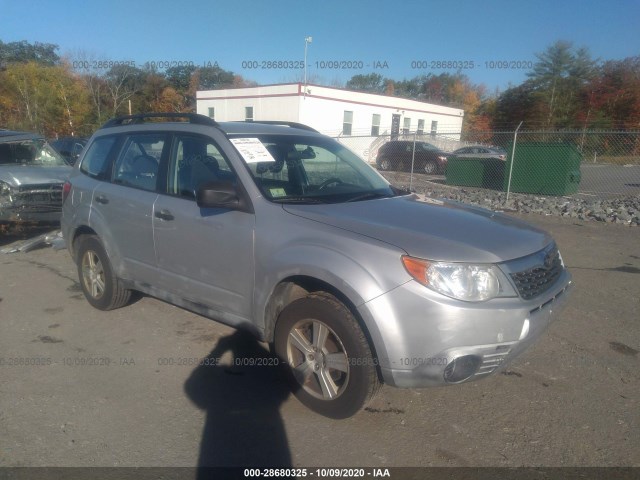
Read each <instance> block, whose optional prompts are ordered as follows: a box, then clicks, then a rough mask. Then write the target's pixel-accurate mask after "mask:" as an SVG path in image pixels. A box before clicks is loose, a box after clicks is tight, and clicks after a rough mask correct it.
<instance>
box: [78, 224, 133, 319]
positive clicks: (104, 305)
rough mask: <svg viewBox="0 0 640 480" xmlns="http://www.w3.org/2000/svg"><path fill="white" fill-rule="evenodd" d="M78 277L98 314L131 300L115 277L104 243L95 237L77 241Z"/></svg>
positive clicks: (91, 236) (85, 236)
mask: <svg viewBox="0 0 640 480" xmlns="http://www.w3.org/2000/svg"><path fill="white" fill-rule="evenodd" d="M77 252H78V256H77V259H78V261H77V262H76V263H77V266H78V277H79V279H80V285H81V287H82V291H83V293H84V296H85V298H86V299H87V301H88V302H89V303H90V304H91V305H92V306H93V307H95V308H97V309H99V310H113V309H114V308H119V307H122V306H124V305H126V303H127V302H128V301H129V298H131V290H129V289H126V288H124V287H123V285H122V282H121V281H120V279H118V277H116V276H115V274H114V273H113V269H112V268H111V263H110V262H109V257H108V256H107V252H106V251H105V249H104V247H103V246H102V243H101V242H100V240H98V238H97V237H96V236H94V235H83V236H82V237H80V238H79V239H78V248H77Z"/></svg>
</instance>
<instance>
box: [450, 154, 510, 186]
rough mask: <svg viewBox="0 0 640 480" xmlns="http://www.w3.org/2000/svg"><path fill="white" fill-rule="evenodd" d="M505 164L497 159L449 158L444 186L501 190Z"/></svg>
mask: <svg viewBox="0 0 640 480" xmlns="http://www.w3.org/2000/svg"><path fill="white" fill-rule="evenodd" d="M504 172H505V162H503V161H502V160H499V159H497V158H469V157H464V158H462V157H449V160H448V161H447V171H446V184H447V185H459V186H463V187H478V188H492V189H496V190H502V185H503V183H504Z"/></svg>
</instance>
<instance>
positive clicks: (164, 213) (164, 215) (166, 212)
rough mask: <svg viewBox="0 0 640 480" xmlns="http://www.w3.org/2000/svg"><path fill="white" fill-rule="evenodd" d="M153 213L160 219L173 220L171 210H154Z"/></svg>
mask: <svg viewBox="0 0 640 480" xmlns="http://www.w3.org/2000/svg"><path fill="white" fill-rule="evenodd" d="M155 215H156V217H157V218H159V219H160V220H166V221H170V220H173V215H171V212H170V211H169V210H160V211H159V212H156V213H155Z"/></svg>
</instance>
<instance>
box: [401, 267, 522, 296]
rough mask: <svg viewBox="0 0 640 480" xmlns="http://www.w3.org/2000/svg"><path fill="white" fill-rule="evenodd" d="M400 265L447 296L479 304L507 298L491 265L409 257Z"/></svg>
mask: <svg viewBox="0 0 640 480" xmlns="http://www.w3.org/2000/svg"><path fill="white" fill-rule="evenodd" d="M402 263H403V264H404V267H405V268H406V270H407V272H408V273H409V275H411V276H412V277H413V278H415V279H416V280H417V281H418V282H420V283H421V284H423V285H425V286H427V287H429V288H430V289H432V290H435V291H436V292H439V293H441V294H443V295H446V296H447V297H451V298H455V299H458V300H462V301H465V302H482V301H485V300H490V299H492V298H494V297H497V296H510V295H505V294H506V293H507V291H506V290H509V287H508V285H507V282H506V280H504V275H503V274H502V273H501V272H500V270H499V269H498V268H497V267H496V266H495V265H486V264H485V265H483V264H480V265H474V264H469V263H446V262H430V261H427V260H422V259H419V258H414V257H409V256H403V257H402ZM501 279H503V281H502V282H501ZM503 285H504V287H506V288H505V289H503V288H502V286H503Z"/></svg>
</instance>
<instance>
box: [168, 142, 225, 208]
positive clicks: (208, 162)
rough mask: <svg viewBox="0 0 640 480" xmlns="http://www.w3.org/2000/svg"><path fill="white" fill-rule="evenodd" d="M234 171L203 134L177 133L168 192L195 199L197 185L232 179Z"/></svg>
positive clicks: (172, 153) (170, 165) (170, 167)
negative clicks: (178, 134)
mask: <svg viewBox="0 0 640 480" xmlns="http://www.w3.org/2000/svg"><path fill="white" fill-rule="evenodd" d="M233 180H235V174H234V173H233V170H232V169H231V167H230V165H229V162H228V161H227V159H226V157H225V156H224V155H223V154H222V152H221V151H220V149H219V148H218V146H217V145H216V144H215V143H213V141H211V140H210V139H209V138H207V137H200V136H193V135H180V136H177V137H176V139H175V142H174V147H173V151H172V152H171V161H170V164H169V178H168V192H167V193H169V194H170V195H177V196H180V197H184V198H189V199H195V198H196V192H197V191H198V188H200V186H201V185H202V184H203V183H206V182H212V181H233Z"/></svg>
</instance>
